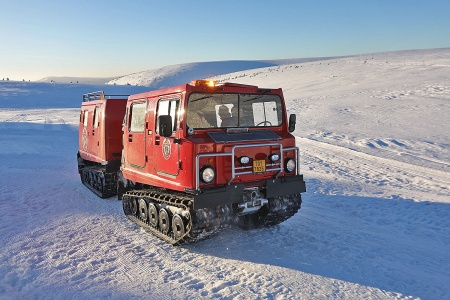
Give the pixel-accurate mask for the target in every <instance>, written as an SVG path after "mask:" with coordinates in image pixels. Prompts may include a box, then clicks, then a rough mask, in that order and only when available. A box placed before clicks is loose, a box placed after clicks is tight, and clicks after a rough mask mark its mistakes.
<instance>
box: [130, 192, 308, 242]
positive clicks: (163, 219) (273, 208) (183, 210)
mask: <svg viewBox="0 0 450 300" xmlns="http://www.w3.org/2000/svg"><path fill="white" fill-rule="evenodd" d="M122 200H123V210H124V213H125V215H126V216H127V217H128V218H129V219H130V220H131V221H133V222H134V223H136V224H137V225H139V226H140V227H142V228H144V229H145V230H146V231H148V232H150V233H152V234H154V235H156V236H157V237H159V238H160V239H162V240H164V241H166V242H167V243H169V244H172V245H180V244H186V243H192V242H196V241H199V240H203V239H206V238H208V237H210V236H211V235H213V234H215V233H217V232H219V231H220V230H221V229H222V228H224V227H226V226H227V225H230V224H237V225H238V226H240V227H243V228H247V229H250V228H259V227H264V226H273V225H277V224H279V223H281V222H283V221H285V220H287V219H288V218H290V217H292V216H293V215H294V214H295V213H296V212H297V211H298V210H299V209H300V206H301V196H300V194H293V195H287V196H284V197H275V198H272V199H269V200H268V203H267V204H265V205H264V206H262V207H261V208H260V209H259V210H257V211H256V212H253V213H250V214H245V215H240V214H241V212H242V210H241V209H239V207H238V206H237V207H236V206H234V207H233V206H231V205H228V206H217V207H214V208H202V209H194V208H193V196H190V195H187V194H182V193H174V192H172V191H171V192H169V191H166V190H164V189H158V188H155V189H146V190H133V191H128V192H126V193H125V194H124V195H123V199H122Z"/></svg>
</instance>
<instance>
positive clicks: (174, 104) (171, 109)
mask: <svg viewBox="0 0 450 300" xmlns="http://www.w3.org/2000/svg"><path fill="white" fill-rule="evenodd" d="M179 104H180V100H179V99H167V100H160V101H159V103H158V114H157V116H156V120H157V121H156V133H157V134H159V121H158V117H159V116H165V115H170V116H171V117H172V130H173V132H175V131H176V130H177V120H178V106H179Z"/></svg>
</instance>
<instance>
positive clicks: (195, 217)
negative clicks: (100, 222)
mask: <svg viewBox="0 0 450 300" xmlns="http://www.w3.org/2000/svg"><path fill="white" fill-rule="evenodd" d="M133 199H134V200H135V201H139V200H140V199H144V200H145V201H146V203H147V206H148V204H149V203H150V202H153V203H156V204H159V206H161V207H164V206H167V205H168V206H172V207H175V208H181V209H182V210H183V211H184V215H186V212H188V214H187V215H188V216H189V220H188V224H187V225H186V228H185V234H184V235H183V236H181V237H180V238H178V239H177V238H175V237H174V235H173V233H172V232H170V233H169V234H168V235H166V234H164V233H163V232H162V231H161V230H160V229H159V228H155V227H153V226H152V225H150V223H149V221H148V220H147V221H144V220H143V219H141V218H140V216H139V212H138V213H137V215H134V214H132V212H131V208H130V202H131V201H132V200H133ZM122 204H123V211H124V213H125V215H126V216H127V217H128V219H130V220H131V221H133V222H134V223H136V224H137V225H139V226H140V227H142V228H143V229H145V230H146V231H148V232H150V233H152V234H154V235H155V236H157V237H158V238H160V239H162V240H164V241H165V242H167V243H169V244H172V245H181V244H187V243H193V242H197V241H200V240H203V239H206V238H208V237H210V236H211V235H214V234H215V233H217V232H218V231H220V230H221V229H222V228H223V226H225V225H227V224H229V220H230V216H231V209H227V208H226V207H217V208H215V209H197V210H193V209H192V204H193V197H192V196H189V195H186V194H182V193H176V192H170V193H169V192H167V191H165V190H163V189H158V188H155V189H147V190H134V191H128V192H126V193H125V194H124V195H123V201H122Z"/></svg>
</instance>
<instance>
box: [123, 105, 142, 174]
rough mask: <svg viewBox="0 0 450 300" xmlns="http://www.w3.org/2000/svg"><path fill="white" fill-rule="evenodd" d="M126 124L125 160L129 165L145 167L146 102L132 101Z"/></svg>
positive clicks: (138, 167) (139, 167)
mask: <svg viewBox="0 0 450 300" xmlns="http://www.w3.org/2000/svg"><path fill="white" fill-rule="evenodd" d="M128 111H129V117H128V126H127V130H125V135H124V146H125V147H126V151H125V153H126V158H125V159H126V162H127V164H128V165H129V166H131V167H134V168H137V169H142V168H144V167H145V164H146V158H145V124H146V122H145V119H146V118H145V116H146V111H147V102H145V101H144V102H141V101H140V102H133V103H132V104H131V106H130V109H129V110H128Z"/></svg>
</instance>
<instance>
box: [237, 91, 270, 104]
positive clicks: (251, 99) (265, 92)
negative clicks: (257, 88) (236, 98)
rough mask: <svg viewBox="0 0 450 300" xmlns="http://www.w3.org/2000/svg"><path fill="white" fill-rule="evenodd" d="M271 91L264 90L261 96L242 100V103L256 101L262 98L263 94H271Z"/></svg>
mask: <svg viewBox="0 0 450 300" xmlns="http://www.w3.org/2000/svg"><path fill="white" fill-rule="evenodd" d="M271 91H272V90H265V91H264V92H263V93H262V94H261V95H256V96H255V97H253V98H250V99H247V100H242V102H248V101H253V100H257V99H259V98H261V97H262V96H264V95H265V94H267V93H269V92H271Z"/></svg>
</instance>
